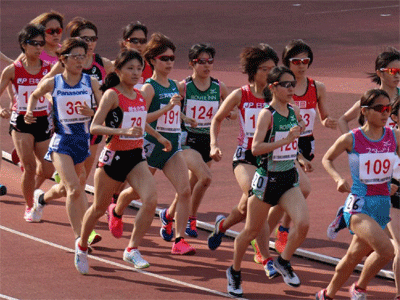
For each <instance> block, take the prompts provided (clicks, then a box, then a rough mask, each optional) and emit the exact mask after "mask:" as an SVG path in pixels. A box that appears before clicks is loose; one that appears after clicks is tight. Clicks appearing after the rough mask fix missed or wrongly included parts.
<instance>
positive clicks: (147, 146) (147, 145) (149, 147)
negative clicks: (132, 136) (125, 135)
mask: <svg viewBox="0 0 400 300" xmlns="http://www.w3.org/2000/svg"><path fill="white" fill-rule="evenodd" d="M155 146H156V144H154V143H151V142H149V141H148V140H146V139H145V140H144V143H143V151H144V155H145V156H146V157H150V156H151V154H152V153H153V151H154V147H155Z"/></svg>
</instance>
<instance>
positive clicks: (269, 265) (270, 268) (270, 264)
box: [263, 257, 279, 279]
mask: <svg viewBox="0 0 400 300" xmlns="http://www.w3.org/2000/svg"><path fill="white" fill-rule="evenodd" d="M263 265H264V270H265V274H267V277H268V279H272V278H275V277H277V276H279V273H278V272H277V271H276V270H275V268H274V261H273V260H272V258H271V257H270V258H268V259H267V260H266V262H265V263H264V262H263Z"/></svg>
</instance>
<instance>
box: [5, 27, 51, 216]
mask: <svg viewBox="0 0 400 300" xmlns="http://www.w3.org/2000/svg"><path fill="white" fill-rule="evenodd" d="M18 41H19V45H20V48H21V50H22V52H23V55H22V58H21V59H20V60H17V61H15V62H14V63H13V64H11V65H9V66H8V67H7V68H5V69H4V71H3V73H2V75H1V82H0V95H1V94H2V93H3V92H4V90H5V89H6V88H7V86H8V85H9V84H10V83H11V84H12V85H13V86H14V90H15V99H14V101H12V102H10V108H11V107H12V113H11V111H10V108H5V109H3V111H2V114H1V116H2V117H3V118H9V117H10V114H11V120H10V135H11V137H12V140H13V143H14V147H15V149H16V152H17V154H18V156H19V157H20V160H21V163H22V166H23V172H22V177H21V189H22V194H23V196H24V199H25V202H26V208H25V214H24V219H25V220H26V221H27V222H39V221H40V218H39V217H38V215H37V214H36V213H35V212H34V209H33V195H34V190H35V189H36V188H39V187H40V185H41V184H42V183H43V181H44V180H45V179H46V178H50V177H51V174H52V173H53V171H54V168H53V166H52V164H51V163H49V162H46V161H45V160H44V155H45V154H46V151H47V148H48V146H49V142H50V137H51V134H52V132H51V124H50V123H49V102H48V100H47V99H46V98H45V97H42V98H40V100H39V102H38V104H37V105H36V106H35V107H33V108H32V111H33V115H34V116H35V117H36V123H35V124H29V125H28V124H26V123H25V122H24V115H25V114H26V111H27V103H28V98H29V96H30V95H31V94H32V92H33V91H34V90H35V88H36V87H37V84H38V83H39V81H40V80H41V79H42V78H43V77H44V76H45V75H46V74H47V73H48V72H49V71H50V69H51V65H50V63H49V62H46V61H42V60H41V59H40V54H41V53H42V51H43V47H44V45H45V33H44V27H43V26H41V25H32V24H29V25H27V26H25V27H24V28H23V29H22V30H21V32H20V33H19V35H18Z"/></svg>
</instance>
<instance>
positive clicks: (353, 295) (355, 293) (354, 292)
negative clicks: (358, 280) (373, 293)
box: [349, 283, 367, 300]
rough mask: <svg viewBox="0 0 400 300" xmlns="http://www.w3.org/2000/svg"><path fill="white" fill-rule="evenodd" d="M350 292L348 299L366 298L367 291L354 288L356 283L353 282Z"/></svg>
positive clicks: (358, 299)
mask: <svg viewBox="0 0 400 300" xmlns="http://www.w3.org/2000/svg"><path fill="white" fill-rule="evenodd" d="M349 292H350V300H366V299H367V291H366V290H363V289H360V288H356V284H355V283H353V284H352V285H351V287H350V289H349Z"/></svg>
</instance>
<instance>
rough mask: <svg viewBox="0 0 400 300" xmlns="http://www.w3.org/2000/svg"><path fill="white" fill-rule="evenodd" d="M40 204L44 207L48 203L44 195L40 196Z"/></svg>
mask: <svg viewBox="0 0 400 300" xmlns="http://www.w3.org/2000/svg"><path fill="white" fill-rule="evenodd" d="M38 202H39V204H40V205H42V206H45V205H46V204H47V203H46V202H45V201H44V194H41V195H40V196H39V200H38Z"/></svg>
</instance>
